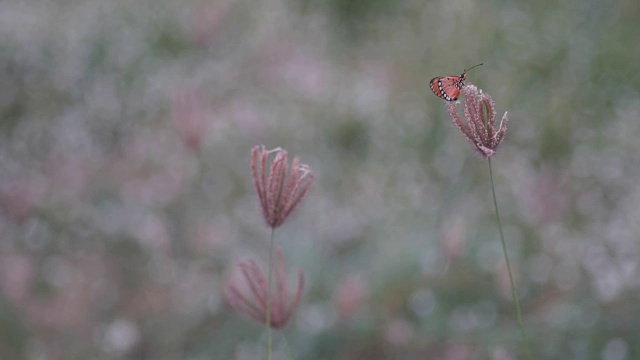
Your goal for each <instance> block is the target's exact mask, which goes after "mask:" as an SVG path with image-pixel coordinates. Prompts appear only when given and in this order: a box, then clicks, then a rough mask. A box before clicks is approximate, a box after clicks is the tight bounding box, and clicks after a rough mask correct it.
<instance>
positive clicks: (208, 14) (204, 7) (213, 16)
mask: <svg viewBox="0 0 640 360" xmlns="http://www.w3.org/2000/svg"><path fill="white" fill-rule="evenodd" d="M232 5H233V2H232V1H228V0H217V1H207V2H205V3H203V4H200V5H198V6H197V7H196V11H195V12H194V13H193V20H192V21H191V23H190V24H189V32H190V35H191V37H192V38H193V41H195V42H196V43H198V44H200V45H209V44H211V43H212V42H213V40H214V39H215V38H216V36H217V35H218V33H219V32H220V30H222V29H223V25H224V23H225V20H226V19H227V18H228V17H229V10H231V7H232Z"/></svg>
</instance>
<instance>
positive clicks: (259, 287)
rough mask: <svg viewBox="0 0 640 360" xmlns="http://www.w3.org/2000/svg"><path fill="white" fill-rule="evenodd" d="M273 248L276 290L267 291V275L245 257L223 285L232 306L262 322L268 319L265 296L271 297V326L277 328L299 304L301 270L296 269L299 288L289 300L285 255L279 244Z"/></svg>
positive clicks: (287, 319)
mask: <svg viewBox="0 0 640 360" xmlns="http://www.w3.org/2000/svg"><path fill="white" fill-rule="evenodd" d="M275 250H276V251H275V252H276V253H275V255H276V256H275V263H274V275H275V293H273V291H271V292H270V291H269V290H268V282H267V276H266V275H265V274H264V273H263V272H262V270H260V268H259V267H258V265H257V264H256V262H255V261H254V260H253V259H248V260H244V261H241V262H240V263H239V264H238V266H237V268H236V273H234V274H232V276H231V277H230V278H229V280H228V281H227V283H226V285H225V289H224V295H225V298H226V299H227V302H228V303H229V305H231V307H232V308H234V309H235V310H236V311H238V312H239V313H242V314H244V315H245V316H247V317H248V318H250V319H252V320H255V321H257V322H259V323H262V324H265V323H266V320H267V296H269V297H270V299H271V300H270V302H271V324H270V326H271V327H272V328H275V329H279V328H282V327H284V326H285V325H287V322H288V321H289V319H290V318H291V316H292V315H293V313H294V311H295V310H296V308H297V307H298V304H299V302H300V298H301V297H302V289H303V287H304V272H303V271H302V269H298V287H297V289H296V292H295V294H294V295H293V300H289V296H290V295H289V276H288V274H287V270H286V264H285V262H284V256H283V255H282V249H281V248H280V247H279V246H278V247H276V249H275ZM267 294H269V295H267Z"/></svg>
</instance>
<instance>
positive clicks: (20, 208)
mask: <svg viewBox="0 0 640 360" xmlns="http://www.w3.org/2000/svg"><path fill="white" fill-rule="evenodd" d="M47 187H48V184H46V183H45V181H44V180H43V179H42V178H40V177H39V176H37V175H36V176H29V175H23V176H15V177H11V178H10V179H8V180H4V181H3V183H2V184H0V205H2V207H3V208H4V210H5V211H6V213H7V215H8V216H9V217H10V218H11V219H12V220H13V221H16V222H22V221H24V220H25V219H27V218H28V217H29V216H31V215H32V214H33V213H34V212H35V211H36V209H37V208H38V206H40V204H41V203H42V202H43V201H44V198H45V195H46V192H47Z"/></svg>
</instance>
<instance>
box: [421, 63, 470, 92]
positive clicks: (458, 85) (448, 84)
mask: <svg viewBox="0 0 640 360" xmlns="http://www.w3.org/2000/svg"><path fill="white" fill-rule="evenodd" d="M480 65H482V64H478V65H474V66H472V67H470V68H468V69H465V70H464V71H463V72H462V74H460V75H459V76H436V77H434V78H433V79H431V81H430V82H429V87H431V91H433V93H434V94H436V96H437V97H439V98H442V99H445V100H446V101H456V100H458V97H459V96H460V90H461V89H462V87H463V86H464V81H465V80H466V79H467V71H469V70H471V69H473V68H474V67H476V66H480Z"/></svg>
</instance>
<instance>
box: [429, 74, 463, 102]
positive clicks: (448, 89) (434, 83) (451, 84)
mask: <svg viewBox="0 0 640 360" xmlns="http://www.w3.org/2000/svg"><path fill="white" fill-rule="evenodd" d="M463 80H464V78H463V77H461V76H438V77H434V78H433V79H431V81H430V82H429V87H431V91H433V93H434V94H436V96H437V97H439V98H442V99H445V100H447V101H456V100H458V96H460V89H462V85H464V83H463Z"/></svg>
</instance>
